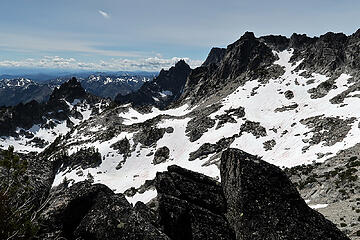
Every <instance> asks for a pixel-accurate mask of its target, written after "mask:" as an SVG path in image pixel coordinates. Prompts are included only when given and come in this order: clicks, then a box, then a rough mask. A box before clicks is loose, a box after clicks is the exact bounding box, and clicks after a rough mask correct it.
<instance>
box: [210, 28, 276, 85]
mask: <svg viewBox="0 0 360 240" xmlns="http://www.w3.org/2000/svg"><path fill="white" fill-rule="evenodd" d="M273 61H275V56H274V55H273V53H272V51H271V49H270V48H269V47H267V46H266V45H265V44H264V43H262V42H261V41H259V39H257V38H255V36H254V33H251V32H246V33H245V34H244V35H243V36H242V37H241V38H240V39H239V40H238V41H236V42H235V43H233V44H231V45H229V46H228V48H227V51H226V55H225V57H224V59H223V62H222V64H221V65H220V67H219V69H218V71H217V73H216V74H215V76H214V77H220V78H221V79H236V78H238V77H239V76H240V75H241V74H243V73H245V72H247V71H254V70H256V69H258V68H260V67H262V66H265V65H270V64H271V63H272V62H273Z"/></svg>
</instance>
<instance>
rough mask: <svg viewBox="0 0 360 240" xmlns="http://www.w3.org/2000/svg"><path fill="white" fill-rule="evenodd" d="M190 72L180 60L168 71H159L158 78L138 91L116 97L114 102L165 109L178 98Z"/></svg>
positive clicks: (186, 65)
mask: <svg viewBox="0 0 360 240" xmlns="http://www.w3.org/2000/svg"><path fill="white" fill-rule="evenodd" d="M190 71H191V68H190V67H189V65H188V64H186V63H185V61H184V60H180V61H179V62H177V63H176V64H175V66H174V67H171V68H170V69H169V70H161V71H160V73H159V76H158V77H156V78H155V79H154V80H153V81H151V82H147V83H145V84H144V85H143V86H141V88H140V89H139V90H138V91H135V92H132V93H130V94H127V95H120V94H119V95H117V96H116V98H115V102H117V103H119V104H125V103H132V105H133V106H146V105H152V106H156V107H158V108H165V107H167V106H168V105H169V104H170V103H172V102H173V101H176V100H177V99H178V98H179V97H180V95H181V94H182V92H183V89H184V86H185V82H186V78H187V77H188V75H189V74H190Z"/></svg>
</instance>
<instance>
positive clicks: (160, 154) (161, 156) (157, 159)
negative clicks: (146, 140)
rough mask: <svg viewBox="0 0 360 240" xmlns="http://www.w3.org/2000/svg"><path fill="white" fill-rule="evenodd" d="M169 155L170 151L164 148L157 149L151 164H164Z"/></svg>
mask: <svg viewBox="0 0 360 240" xmlns="http://www.w3.org/2000/svg"><path fill="white" fill-rule="evenodd" d="M169 154H170V150H169V148H167V147H166V146H165V147H161V148H159V149H158V150H156V152H155V155H154V161H153V163H154V164H159V163H162V162H165V161H166V160H167V159H168V158H169Z"/></svg>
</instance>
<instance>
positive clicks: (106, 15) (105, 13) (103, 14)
mask: <svg viewBox="0 0 360 240" xmlns="http://www.w3.org/2000/svg"><path fill="white" fill-rule="evenodd" d="M99 13H100V14H101V15H102V16H103V17H104V18H110V15H109V14H108V13H107V12H104V11H102V10H99Z"/></svg>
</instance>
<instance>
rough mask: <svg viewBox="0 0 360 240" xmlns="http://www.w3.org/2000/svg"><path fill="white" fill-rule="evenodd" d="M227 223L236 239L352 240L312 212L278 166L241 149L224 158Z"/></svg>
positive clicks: (222, 167) (232, 151)
mask: <svg viewBox="0 0 360 240" xmlns="http://www.w3.org/2000/svg"><path fill="white" fill-rule="evenodd" d="M220 173H221V185H222V188H223V191H224V195H225V198H226V203H227V214H226V217H227V220H228V221H229V224H230V225H231V226H232V227H233V229H234V231H235V234H236V239H319V240H320V239H339V240H340V239H344V240H345V239H348V238H347V237H346V236H345V235H344V234H343V233H342V232H341V231H340V230H339V229H337V228H336V226H335V225H334V224H333V223H331V222H330V221H328V220H327V219H325V217H324V216H322V215H321V214H320V213H318V212H316V211H315V210H313V209H311V208H310V207H309V206H307V204H306V203H305V201H304V200H303V199H302V198H301V197H300V194H299V193H298V191H297V190H296V187H295V186H294V185H293V184H292V183H291V182H290V180H289V179H288V178H287V176H286V174H285V173H284V172H283V171H282V170H281V169H280V168H278V167H276V166H274V165H272V164H269V163H267V162H265V161H263V160H261V159H260V158H258V157H256V156H253V155H250V154H248V153H246V152H243V151H241V150H239V149H228V150H226V151H224V152H223V154H222V156H221V167H220Z"/></svg>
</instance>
